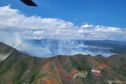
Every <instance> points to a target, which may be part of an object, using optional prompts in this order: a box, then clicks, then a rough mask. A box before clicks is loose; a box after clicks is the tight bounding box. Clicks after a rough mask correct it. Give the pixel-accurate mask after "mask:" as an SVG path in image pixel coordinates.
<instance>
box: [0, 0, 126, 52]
mask: <svg viewBox="0 0 126 84" xmlns="http://www.w3.org/2000/svg"><path fill="white" fill-rule="evenodd" d="M34 2H36V4H38V7H29V6H26V5H25V4H23V3H22V2H20V0H15V1H14V0H1V2H0V42H3V43H6V44H8V45H10V46H12V47H14V48H16V49H18V50H24V49H26V50H29V49H32V51H35V50H36V51H38V50H40V51H42V50H45V51H47V53H49V52H50V50H49V49H48V48H49V47H50V46H47V48H42V47H41V48H40V47H39V48H38V47H37V46H35V45H30V44H29V43H27V41H28V40H43V39H48V40H50V39H53V40H55V39H58V40H61V41H71V40H113V41H126V11H125V8H126V5H125V4H126V3H125V2H126V1H125V0H104V1H103V0H34ZM50 43H51V42H50ZM80 46H82V47H83V45H80ZM63 47H65V46H63ZM69 49H71V48H69ZM48 51H49V52H48ZM73 52H75V51H73ZM39 53H40V52H39Z"/></svg>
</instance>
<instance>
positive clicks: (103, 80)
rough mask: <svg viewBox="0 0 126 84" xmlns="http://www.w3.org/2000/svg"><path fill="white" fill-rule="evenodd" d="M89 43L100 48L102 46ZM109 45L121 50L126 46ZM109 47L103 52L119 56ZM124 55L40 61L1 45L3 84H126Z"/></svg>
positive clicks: (0, 62) (61, 57) (0, 82)
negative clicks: (110, 52)
mask: <svg viewBox="0 0 126 84" xmlns="http://www.w3.org/2000/svg"><path fill="white" fill-rule="evenodd" d="M86 42H87V44H89V45H90V44H92V45H93V43H94V44H95V45H100V47H101V45H102V43H103V42H101V43H99V42H98V43H97V42H96V41H95V42H93V41H92V42H91V43H90V42H88V41H85V43H86ZM40 43H41V42H40ZM109 43H110V45H111V44H113V45H111V46H113V47H115V48H118V49H120V48H122V47H123V45H124V44H123V43H120V44H119V45H120V46H119V47H118V45H116V43H118V42H114V43H111V42H109ZM104 44H106V41H104ZM36 45H37V44H36ZM107 45H108V46H107ZM107 45H103V46H104V48H107V49H110V50H111V51H113V52H116V51H114V49H113V48H112V49H111V48H109V44H107ZM43 46H44V45H43ZM45 46H46V45H45ZM121 46H122V47H121ZM123 48H124V47H123ZM123 48H122V49H123ZM118 49H117V50H118ZM122 52H123V53H122ZM125 52H126V51H125V50H122V51H119V53H120V54H116V55H112V56H110V57H104V56H101V55H97V56H90V55H81V54H77V55H73V56H65V55H58V56H54V57H49V58H39V57H33V56H29V55H28V54H24V53H21V52H20V51H17V50H16V49H14V48H12V47H10V46H8V45H6V44H3V43H0V84H126V54H125Z"/></svg>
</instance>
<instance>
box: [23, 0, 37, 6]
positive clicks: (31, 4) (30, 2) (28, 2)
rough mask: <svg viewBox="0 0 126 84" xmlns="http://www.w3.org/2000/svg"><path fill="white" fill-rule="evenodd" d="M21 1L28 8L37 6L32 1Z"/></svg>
mask: <svg viewBox="0 0 126 84" xmlns="http://www.w3.org/2000/svg"><path fill="white" fill-rule="evenodd" d="M21 1H22V2H23V3H25V4H26V5H28V6H37V5H36V4H35V3H34V2H33V1H32V0H21Z"/></svg>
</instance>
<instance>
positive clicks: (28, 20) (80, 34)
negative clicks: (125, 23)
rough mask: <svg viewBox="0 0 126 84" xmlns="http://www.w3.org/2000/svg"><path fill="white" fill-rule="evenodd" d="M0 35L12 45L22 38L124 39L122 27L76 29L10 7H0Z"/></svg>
mask: <svg viewBox="0 0 126 84" xmlns="http://www.w3.org/2000/svg"><path fill="white" fill-rule="evenodd" d="M0 34H1V35H0V41H2V42H6V43H9V44H13V45H15V44H18V45H20V44H21V42H22V39H43V38H47V39H48V38H53V39H84V40H126V30H124V29H122V28H117V27H110V26H100V25H97V26H94V25H89V24H83V25H81V26H80V27H79V26H76V25H74V24H73V23H72V22H69V21H64V20H62V19H57V18H42V17H40V16H30V17H27V16H25V15H24V14H22V13H21V12H20V11H19V10H17V9H12V8H11V7H10V6H4V7H0ZM14 39H15V40H14ZM16 46H17V45H16Z"/></svg>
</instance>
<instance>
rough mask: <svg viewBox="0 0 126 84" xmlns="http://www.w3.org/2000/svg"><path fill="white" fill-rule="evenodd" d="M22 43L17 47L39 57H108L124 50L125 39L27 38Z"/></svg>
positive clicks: (125, 45)
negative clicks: (81, 55)
mask: <svg viewBox="0 0 126 84" xmlns="http://www.w3.org/2000/svg"><path fill="white" fill-rule="evenodd" d="M22 43H23V46H24V47H22V45H21V46H19V47H18V48H17V49H19V50H20V51H22V52H25V53H28V54H30V55H34V56H39V57H45V56H57V55H76V54H83V55H92V56H96V55H102V56H106V57H108V56H111V55H113V54H120V53H121V54H122V53H125V50H126V42H125V41H112V40H69V39H63V40H61V39H39V40H35V39H28V40H22Z"/></svg>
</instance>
